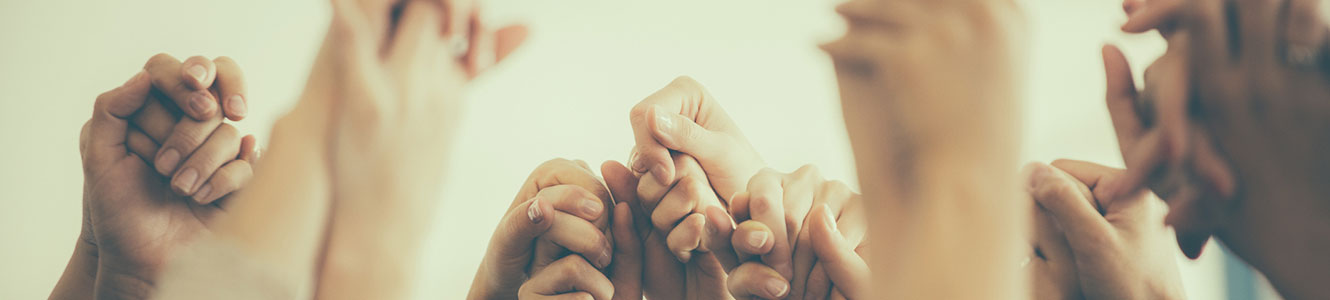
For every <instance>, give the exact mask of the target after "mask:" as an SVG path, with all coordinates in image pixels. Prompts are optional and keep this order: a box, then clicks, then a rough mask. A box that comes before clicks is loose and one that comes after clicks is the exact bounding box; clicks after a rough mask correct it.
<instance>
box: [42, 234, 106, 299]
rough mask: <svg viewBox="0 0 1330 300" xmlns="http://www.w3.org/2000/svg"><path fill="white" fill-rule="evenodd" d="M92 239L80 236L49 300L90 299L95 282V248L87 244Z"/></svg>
mask: <svg viewBox="0 0 1330 300" xmlns="http://www.w3.org/2000/svg"><path fill="white" fill-rule="evenodd" d="M91 238H92V237H88V236H83V235H80V236H79V238H78V242H77V243H76V244H75V246H74V253H73V254H72V255H70V257H69V264H67V265H65V272H64V273H63V274H61V275H60V281H57V282H56V284H55V289H54V290H52V291H51V296H50V299H92V298H93V292H92V291H93V288H94V287H95V285H96V280H97V247H96V246H95V245H92V244H91V243H89V242H88V240H89V239H91Z"/></svg>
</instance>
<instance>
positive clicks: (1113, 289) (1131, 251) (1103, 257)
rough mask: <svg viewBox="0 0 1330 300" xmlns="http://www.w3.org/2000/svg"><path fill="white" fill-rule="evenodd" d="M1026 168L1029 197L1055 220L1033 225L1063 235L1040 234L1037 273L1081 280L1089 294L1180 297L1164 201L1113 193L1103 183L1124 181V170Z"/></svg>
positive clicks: (1080, 165)
mask: <svg viewBox="0 0 1330 300" xmlns="http://www.w3.org/2000/svg"><path fill="white" fill-rule="evenodd" d="M1053 167H1056V169H1055V168H1053ZM1029 168H1030V172H1029V174H1030V182H1029V188H1028V190H1029V192H1030V195H1031V197H1033V198H1034V201H1035V203H1037V204H1038V207H1039V208H1040V211H1041V212H1043V213H1044V214H1045V215H1047V216H1049V217H1050V218H1051V219H1052V221H1055V222H1056V225H1054V224H1049V223H1047V222H1036V223H1037V224H1039V225H1041V226H1056V227H1057V229H1058V230H1059V231H1061V232H1062V234H1064V235H1065V239H1058V238H1057V237H1040V241H1039V243H1038V245H1037V246H1036V248H1035V256H1036V257H1037V259H1032V262H1033V264H1032V266H1031V272H1033V273H1035V278H1037V279H1039V278H1042V279H1058V277H1056V276H1067V277H1062V278H1076V279H1077V280H1078V281H1079V289H1078V290H1079V293H1080V296H1081V297H1084V298H1085V299H1181V298H1183V294H1182V282H1181V278H1180V277H1179V275H1178V270H1177V265H1176V263H1175V262H1174V261H1173V252H1172V251H1171V250H1170V249H1172V247H1171V245H1170V237H1169V235H1168V228H1167V227H1165V226H1164V224H1163V222H1162V220H1163V219H1164V215H1165V214H1166V213H1167V209H1166V208H1165V207H1164V205H1163V203H1162V202H1160V201H1157V200H1156V198H1154V197H1153V195H1152V194H1150V193H1149V192H1148V191H1146V190H1138V191H1137V192H1136V193H1133V194H1131V195H1128V196H1125V197H1118V198H1116V199H1115V198H1110V197H1114V196H1113V195H1109V194H1107V193H1106V191H1107V190H1105V189H1102V187H1103V186H1105V185H1108V184H1112V183H1113V181H1116V180H1121V178H1122V175H1123V170H1121V169H1114V168H1109V167H1105V166H1101V165H1097V164H1093V163H1089V162H1082V161H1070V160H1058V161H1055V162H1053V166H1052V167H1050V166H1047V165H1043V164H1033V165H1031V166H1030V167H1029ZM1045 230H1046V228H1036V232H1038V231H1045ZM1064 243H1065V244H1064ZM1060 244H1063V245H1065V246H1063V245H1060ZM1043 245H1048V246H1051V247H1047V248H1044V247H1040V246H1043ZM1068 250H1070V251H1068ZM1068 263H1072V264H1074V265H1068ZM1068 271H1070V272H1068ZM1068 273H1071V274H1068ZM1044 282H1047V281H1042V282H1041V281H1036V284H1037V285H1038V284H1043V283H1044ZM1036 290H1037V291H1039V290H1043V289H1042V287H1039V288H1036ZM1073 290H1075V289H1073ZM1064 296H1075V293H1074V292H1069V293H1068V294H1065V295H1064Z"/></svg>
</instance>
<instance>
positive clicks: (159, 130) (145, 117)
mask: <svg viewBox="0 0 1330 300" xmlns="http://www.w3.org/2000/svg"><path fill="white" fill-rule="evenodd" d="M164 101H170V100H165V99H162V98H159V97H158V96H157V93H148V101H147V102H145V103H144V105H143V108H142V109H140V110H139V112H138V113H136V114H134V118H133V120H132V121H131V122H132V123H133V124H134V126H135V127H138V128H139V129H142V130H143V133H144V134H147V135H148V138H151V139H152V141H153V143H161V142H162V141H165V140H166V138H167V137H169V136H170V135H171V131H172V130H174V129H175V123H176V122H178V121H180V112H179V110H176V109H174V108H168V107H167V105H168V104H167V102H164ZM149 154H150V155H148V156H145V157H147V158H148V160H149V161H151V160H152V158H154V157H155V156H156V154H157V153H156V152H153V153H149Z"/></svg>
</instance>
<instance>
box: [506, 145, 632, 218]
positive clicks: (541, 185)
mask: <svg viewBox="0 0 1330 300" xmlns="http://www.w3.org/2000/svg"><path fill="white" fill-rule="evenodd" d="M633 180H634V181H636V179H635V178H634V179H633ZM559 185H572V186H577V187H581V188H582V189H584V190H586V191H589V192H591V193H592V194H594V195H596V197H597V198H599V199H601V201H602V202H603V204H604V206H605V207H608V206H610V204H611V203H610V202H611V199H610V194H609V191H608V190H606V189H605V184H604V183H603V182H601V180H600V179H599V177H598V176H596V174H595V173H593V172H592V171H591V170H589V169H588V168H583V167H582V166H581V165H580V164H578V163H577V162H576V161H572V160H567V159H562V158H556V159H551V160H549V161H546V162H544V163H541V164H540V166H537V167H536V169H535V170H533V171H531V175H530V176H528V177H527V180H526V184H524V185H522V188H521V189H520V190H519V191H518V192H517V197H516V198H515V199H514V200H513V203H514V205H516V204H517V203H521V201H525V200H526V199H530V198H531V197H535V196H536V194H537V193H539V192H540V191H541V190H542V189H545V188H548V187H553V186H559ZM608 220H609V218H607V217H605V215H603V214H602V216H601V218H598V219H596V222H595V223H596V225H608V224H609V223H608Z"/></svg>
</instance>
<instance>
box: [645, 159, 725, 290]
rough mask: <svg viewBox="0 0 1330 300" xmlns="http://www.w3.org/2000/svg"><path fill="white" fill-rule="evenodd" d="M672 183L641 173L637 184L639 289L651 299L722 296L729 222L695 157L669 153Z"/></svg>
mask: <svg viewBox="0 0 1330 300" xmlns="http://www.w3.org/2000/svg"><path fill="white" fill-rule="evenodd" d="M673 156H674V158H673V162H674V170H675V175H676V176H679V178H677V179H675V180H673V182H674V184H672V185H662V184H660V183H657V182H656V181H655V179H654V178H652V177H651V176H644V177H642V179H641V180H640V181H639V183H638V185H637V189H636V190H637V197H638V199H639V200H640V202H641V205H640V206H639V207H640V208H641V209H642V213H641V215H642V216H645V217H644V218H640V219H637V220H638V228H642V229H644V232H639V236H640V237H642V239H641V240H640V242H641V243H642V245H643V246H642V247H643V248H642V249H643V258H642V264H643V266H644V268H645V269H647V270H651V272H647V273H644V274H643V279H644V281H643V286H642V289H643V293H644V294H645V296H647V297H648V298H652V299H728V298H730V296H729V293H728V292H727V291H726V290H725V278H726V276H727V275H726V272H727V270H729V269H731V268H733V267H734V266H735V264H736V263H735V262H736V258H735V255H734V251H733V250H731V248H730V246H729V236H730V231H731V230H733V228H734V227H733V226H734V225H733V224H734V223H733V221H732V220H731V219H730V216H729V214H728V213H727V212H726V211H725V209H724V206H723V204H722V203H721V200H720V198H719V197H718V196H717V195H716V192H715V191H714V190H712V189H711V186H712V185H711V184H710V183H709V182H708V181H707V174H706V173H705V172H703V171H702V166H701V165H700V164H699V162H698V161H696V160H694V159H693V158H692V157H691V156H688V155H686V154H674V155H673Z"/></svg>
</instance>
